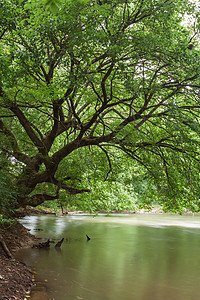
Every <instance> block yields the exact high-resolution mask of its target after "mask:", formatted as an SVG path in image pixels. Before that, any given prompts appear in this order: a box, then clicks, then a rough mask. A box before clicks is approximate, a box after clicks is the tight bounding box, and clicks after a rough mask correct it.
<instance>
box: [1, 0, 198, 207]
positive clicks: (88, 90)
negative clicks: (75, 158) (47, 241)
mask: <svg viewBox="0 0 200 300" xmlns="http://www.w3.org/2000/svg"><path fill="white" fill-rule="evenodd" d="M19 2H20V3H19ZM19 2H18V1H14V0H10V1H4V0H1V2H0V6H1V18H0V26H1V29H0V30H1V31H0V54H1V64H0V72H1V73H0V74H1V77H0V101H1V102H0V137H1V144H0V149H1V150H0V151H1V155H2V156H4V158H6V159H7V160H8V161H10V165H11V166H13V168H15V170H14V171H13V173H14V174H15V178H16V179H15V180H13V184H15V185H16V186H17V196H16V199H17V205H18V206H25V205H27V204H28V205H32V206H36V205H38V204H40V203H42V202H44V201H46V200H51V199H56V198H58V197H59V191H60V189H64V190H66V191H67V192H68V193H69V194H78V193H84V192H89V189H88V188H84V187H82V188H81V187H80V186H81V183H80V180H76V176H75V175H73V176H72V175H71V171H70V161H71V158H72V155H73V153H76V152H77V151H79V152H78V153H80V152H81V149H83V148H88V149H89V150H91V147H93V151H96V149H97V148H98V149H99V150H101V151H102V153H103V154H104V155H105V158H106V159H107V162H108V165H109V166H110V169H111V159H110V157H109V155H110V149H111V148H112V147H114V148H115V149H116V151H119V150H120V151H123V152H124V153H125V154H126V155H127V156H129V157H130V158H131V159H132V163H134V164H135V166H137V168H140V171H141V173H142V172H143V173H145V172H146V173H148V174H149V178H152V179H153V180H154V182H155V183H156V185H157V192H158V193H162V194H165V195H166V196H167V197H168V198H167V199H169V198H170V195H171V196H172V195H175V194H176V199H175V198H173V201H172V202H171V203H172V205H175V203H176V200H177V199H181V201H185V202H184V203H185V205H187V206H193V205H194V200H195V201H196V202H195V204H197V205H198V199H199V158H200V157H199V109H200V103H199V86H200V80H199V79H200V78H199V71H200V69H199V57H200V56H199V48H198V36H197V33H198V13H197V11H196V10H195V7H193V6H192V4H191V2H190V1H189V0H188V1H182V0H180V1H179V0H177V1H171V0H159V1H157V0H126V1H125V0H124V1H122V0H107V1H106V0H101V1H98V0H85V1H83V0H82V1H80V0H79V1H78V0H74V1H69V0H68V1H65V0H63V1H60V2H59V6H58V7H59V10H58V11H57V12H55V13H52V12H51V11H49V10H48V9H46V7H45V6H44V5H43V2H42V1H36V0H32V1H19ZM190 15H191V16H192V18H193V19H192V22H193V23H194V24H192V25H191V23H190V24H189V25H188V21H187V20H189V18H190ZM187 27H188V28H187ZM193 42H194V45H193ZM98 152H99V151H98ZM87 155H90V151H88V152H87ZM77 170H78V168H77ZM77 172H78V171H77ZM61 175H62V176H61ZM77 178H78V174H77ZM44 183H45V185H52V186H55V187H56V188H55V189H54V190H53V189H52V193H47V192H46V191H45V190H43V192H42V193H38V192H37V187H38V186H39V185H40V184H44ZM69 183H71V185H70V184H69ZM76 183H77V185H76ZM174 191H176V193H174ZM190 195H192V197H191V198H190ZM173 197H174V196H173ZM189 202H191V203H189Z"/></svg>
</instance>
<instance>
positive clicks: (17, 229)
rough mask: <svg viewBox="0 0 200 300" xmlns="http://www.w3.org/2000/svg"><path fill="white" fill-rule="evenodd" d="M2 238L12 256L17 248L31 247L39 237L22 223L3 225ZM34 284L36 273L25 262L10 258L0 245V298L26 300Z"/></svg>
mask: <svg viewBox="0 0 200 300" xmlns="http://www.w3.org/2000/svg"><path fill="white" fill-rule="evenodd" d="M0 234H1V239H2V241H3V242H4V243H5V244H6V246H7V248H8V249H9V252H10V254H11V256H13V257H14V253H15V251H16V250H18V249H19V248H22V247H29V246H31V244H32V243H34V242H35V241H37V240H38V239H37V238H36V237H35V236H33V235H31V234H30V233H29V231H28V229H26V228H25V227H23V226H22V225H21V224H20V223H15V224H14V225H12V226H4V228H2V227H1V230H0ZM33 286H34V274H33V273H32V272H31V270H30V269H29V268H28V267H27V266H26V265H24V264H23V263H21V262H19V261H16V260H15V259H14V258H12V257H11V258H9V257H8V255H7V254H6V253H5V250H3V247H2V244H1V245H0V300H25V299H28V298H26V296H28V295H29V293H30V290H31V288H32V287H33Z"/></svg>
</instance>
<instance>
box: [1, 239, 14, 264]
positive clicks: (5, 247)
mask: <svg viewBox="0 0 200 300" xmlns="http://www.w3.org/2000/svg"><path fill="white" fill-rule="evenodd" d="M0 244H1V246H2V248H3V250H4V252H5V254H6V255H7V256H8V258H12V259H14V257H13V255H12V253H11V252H10V250H9V249H8V247H7V245H6V243H5V242H4V239H3V237H2V235H1V234H0Z"/></svg>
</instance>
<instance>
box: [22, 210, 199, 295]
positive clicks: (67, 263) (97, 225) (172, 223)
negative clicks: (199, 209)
mask: <svg viewBox="0 0 200 300" xmlns="http://www.w3.org/2000/svg"><path fill="white" fill-rule="evenodd" d="M22 223H23V224H24V225H25V226H27V227H29V228H30V229H31V232H34V230H35V229H37V228H41V229H43V230H42V231H37V232H36V233H37V235H38V236H40V237H44V238H45V239H47V238H51V239H55V240H56V241H58V240H60V239H61V238H62V237H64V238H65V240H64V242H63V244H62V248H61V249H58V250H56V249H55V248H54V245H51V249H50V250H49V251H43V250H38V249H24V250H23V251H19V252H18V253H17V256H18V258H21V259H22V260H23V261H24V262H25V263H26V264H28V265H30V266H32V267H34V268H35V269H36V270H37V272H38V273H39V274H40V279H41V280H47V284H46V286H47V292H48V295H49V297H50V298H51V299H56V300H68V299H70V300H73V299H85V300H94V299H95V300H113V299H115V300H122V299H123V300H130V299H134V300H161V299H163V300H168V299H170V300H178V299H181V300H189V299H194V300H196V299H199V296H200V286H199V279H200V258H199V246H200V230H199V229H200V218H199V217H192V216H184V217H181V216H165V215H163V216H149V215H146V216H135V215H133V216H117V217H116V216H114V217H108V218H105V217H104V216H99V217H96V218H93V217H89V216H81V217H79V216H73V217H72V216H66V217H54V216H36V217H26V218H24V219H23V220H22ZM86 234H88V236H89V237H90V238H91V240H90V241H89V242H87V238H86Z"/></svg>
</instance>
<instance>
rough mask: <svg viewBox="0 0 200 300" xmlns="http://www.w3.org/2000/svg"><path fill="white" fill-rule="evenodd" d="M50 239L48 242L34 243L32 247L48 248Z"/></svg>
mask: <svg viewBox="0 0 200 300" xmlns="http://www.w3.org/2000/svg"><path fill="white" fill-rule="evenodd" d="M50 243H51V242H50V240H49V239H48V240H47V241H46V242H43V243H39V244H34V245H33V246H32V248H36V249H48V248H49V247H50Z"/></svg>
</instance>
